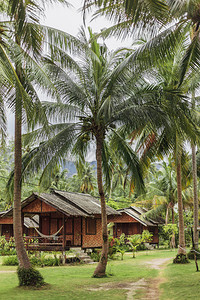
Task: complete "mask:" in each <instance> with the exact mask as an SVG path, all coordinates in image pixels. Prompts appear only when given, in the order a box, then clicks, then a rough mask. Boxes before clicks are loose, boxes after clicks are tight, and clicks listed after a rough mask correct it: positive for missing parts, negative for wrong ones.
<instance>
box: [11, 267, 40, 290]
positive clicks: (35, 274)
mask: <svg viewBox="0 0 200 300" xmlns="http://www.w3.org/2000/svg"><path fill="white" fill-rule="evenodd" d="M17 275H18V279H19V286H36V287H40V286H42V285H44V278H43V277H42V275H41V274H40V272H39V271H38V270H35V269H34V268H32V267H31V268H29V269H25V268H21V267H18V269H17Z"/></svg>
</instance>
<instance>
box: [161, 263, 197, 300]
mask: <svg viewBox="0 0 200 300" xmlns="http://www.w3.org/2000/svg"><path fill="white" fill-rule="evenodd" d="M199 267H200V261H199ZM163 275H164V276H165V279H166V280H167V281H166V282H165V283H163V284H162V285H161V288H162V289H163V293H162V300H167V299H171V300H172V299H173V300H180V299H181V300H189V299H193V300H198V299H200V272H196V267H195V264H194V261H191V263H190V264H186V265H174V264H172V263H170V264H168V266H167V267H166V269H165V270H164V273H163Z"/></svg>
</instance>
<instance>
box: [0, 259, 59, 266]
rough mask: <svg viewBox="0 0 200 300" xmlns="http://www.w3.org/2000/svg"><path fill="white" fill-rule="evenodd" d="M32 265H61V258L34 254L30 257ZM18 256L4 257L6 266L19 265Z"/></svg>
mask: <svg viewBox="0 0 200 300" xmlns="http://www.w3.org/2000/svg"><path fill="white" fill-rule="evenodd" d="M29 259H30V263H31V265H32V266H37V267H43V266H48V267H50V266H59V265H60V260H59V258H57V257H47V258H46V257H41V258H38V257H35V256H32V257H30V258H29ZM18 264H19V263H18V259H17V256H8V257H5V258H4V259H3V265H4V266H18Z"/></svg>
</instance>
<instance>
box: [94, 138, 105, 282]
mask: <svg viewBox="0 0 200 300" xmlns="http://www.w3.org/2000/svg"><path fill="white" fill-rule="evenodd" d="M102 144H103V138H102V137H101V136H98V135H97V136H96V160H97V184H98V191H99V195H100V199H101V222H102V237H103V244H102V253H101V258H100V261H99V263H98V265H97V267H96V269H95V271H94V274H93V276H94V277H103V276H105V275H106V265H107V261H108V230H107V214H106V201H105V194H104V188H103V176H102Z"/></svg>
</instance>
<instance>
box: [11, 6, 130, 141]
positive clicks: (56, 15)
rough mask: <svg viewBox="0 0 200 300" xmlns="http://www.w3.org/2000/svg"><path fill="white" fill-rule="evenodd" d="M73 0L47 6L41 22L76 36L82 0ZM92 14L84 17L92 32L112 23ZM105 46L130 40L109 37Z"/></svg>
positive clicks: (111, 46) (12, 132)
mask: <svg viewBox="0 0 200 300" xmlns="http://www.w3.org/2000/svg"><path fill="white" fill-rule="evenodd" d="M68 2H69V3H72V2H73V7H66V6H63V5H62V4H58V3H57V4H54V5H51V6H49V7H48V8H47V9H46V12H45V15H46V17H45V19H44V20H43V21H42V22H41V23H43V24H45V25H47V26H50V27H54V28H56V29H60V30H63V31H65V32H67V33H69V34H72V35H74V36H76V35H77V34H78V31H79V28H80V27H81V26H82V25H83V16H82V13H81V12H80V10H81V7H82V4H83V1H82V0H73V1H70V0H69V1H68ZM91 18H92V14H89V15H88V14H87V18H86V28H87V27H88V26H90V27H91V28H92V30H93V32H97V33H98V32H100V31H101V29H103V28H105V27H109V26H111V25H112V23H111V22H109V21H108V20H107V19H105V18H104V17H98V18H97V19H95V20H93V21H91ZM106 44H107V46H108V47H109V48H110V49H115V48H119V47H128V46H130V45H131V40H130V39H129V40H127V41H123V42H122V41H120V40H116V39H115V38H109V39H108V40H107V41H106ZM7 118H8V133H9V136H14V117H13V114H12V113H11V112H9V111H8V115H7Z"/></svg>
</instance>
